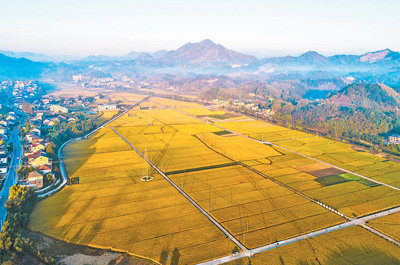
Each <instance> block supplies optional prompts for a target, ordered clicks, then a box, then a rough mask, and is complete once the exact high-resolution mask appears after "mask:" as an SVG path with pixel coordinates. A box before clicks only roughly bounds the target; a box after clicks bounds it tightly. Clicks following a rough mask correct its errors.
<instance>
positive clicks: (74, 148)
mask: <svg viewBox="0 0 400 265" xmlns="http://www.w3.org/2000/svg"><path fill="white" fill-rule="evenodd" d="M98 137H99V135H98V134H95V135H94V136H92V137H90V138H89V139H88V140H85V139H83V140H77V141H73V142H71V143H69V144H68V145H66V146H65V147H64V149H63V151H62V153H63V157H64V164H65V169H66V170H67V174H68V177H71V176H72V175H73V174H74V173H75V172H76V171H77V170H78V169H80V168H81V167H82V166H83V165H84V164H85V163H86V161H87V160H88V159H89V158H90V157H91V156H92V155H93V154H95V153H96V147H95V146H96V142H97V138H98Z"/></svg>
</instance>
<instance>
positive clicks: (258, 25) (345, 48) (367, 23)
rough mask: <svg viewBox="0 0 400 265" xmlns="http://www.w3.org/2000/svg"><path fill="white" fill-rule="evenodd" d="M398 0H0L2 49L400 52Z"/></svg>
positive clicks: (57, 51) (51, 51) (50, 51)
mask: <svg viewBox="0 0 400 265" xmlns="http://www.w3.org/2000/svg"><path fill="white" fill-rule="evenodd" d="M399 13H400V1H399V0H346V1H345V0H273V1H270V0H229V1H228V0H223V1H221V0H163V1H161V0H158V1H156V0H140V1H137V0H0V50H11V51H31V52H40V53H44V54H48V55H76V56H87V55H89V54H96V55H97V54H106V55H123V54H126V53H128V52H130V51H133V50H134V51H147V52H149V51H155V50H158V49H176V48H178V47H179V46H181V45H183V44H185V43H187V42H198V41H201V40H203V39H206V38H208V39H211V40H212V41H214V42H216V43H220V44H222V45H224V46H225V47H227V48H230V49H234V50H237V51H241V52H246V53H250V54H253V55H257V56H278V55H289V54H290V55H296V54H300V53H302V52H305V51H308V50H316V51H318V52H320V53H322V54H325V55H331V54H336V53H345V54H361V53H364V52H367V51H374V50H381V49H385V48H390V49H392V50H395V51H400V34H398V32H399V26H400V16H399Z"/></svg>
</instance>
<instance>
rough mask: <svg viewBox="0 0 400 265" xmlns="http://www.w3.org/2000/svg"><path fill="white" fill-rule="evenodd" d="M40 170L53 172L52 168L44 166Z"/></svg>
mask: <svg viewBox="0 0 400 265" xmlns="http://www.w3.org/2000/svg"><path fill="white" fill-rule="evenodd" d="M39 170H51V168H50V167H48V166H46V165H43V166H40V167H39Z"/></svg>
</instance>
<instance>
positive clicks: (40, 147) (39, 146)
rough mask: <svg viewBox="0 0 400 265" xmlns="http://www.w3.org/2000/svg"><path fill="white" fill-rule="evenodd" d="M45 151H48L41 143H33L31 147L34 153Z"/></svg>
mask: <svg viewBox="0 0 400 265" xmlns="http://www.w3.org/2000/svg"><path fill="white" fill-rule="evenodd" d="M45 149H46V147H45V146H44V145H43V144H41V143H40V142H35V143H32V146H31V152H32V153H36V152H38V151H44V150H45Z"/></svg>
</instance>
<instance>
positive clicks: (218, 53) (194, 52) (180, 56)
mask: <svg viewBox="0 0 400 265" xmlns="http://www.w3.org/2000/svg"><path fill="white" fill-rule="evenodd" d="M160 60H161V61H163V62H167V63H170V64H202V63H203V64H204V63H208V64H209V63H222V64H248V63H251V62H254V61H256V60H257V59H256V58H255V57H253V56H250V55H246V54H243V53H239V52H235V51H233V50H229V49H227V48H225V47H224V46H222V45H220V44H215V43H214V42H212V41H211V40H209V39H206V40H203V41H201V42H198V43H187V44H185V45H183V46H182V47H180V48H178V49H177V50H173V51H169V52H167V53H166V54H165V55H164V56H162V57H161V58H160Z"/></svg>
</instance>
